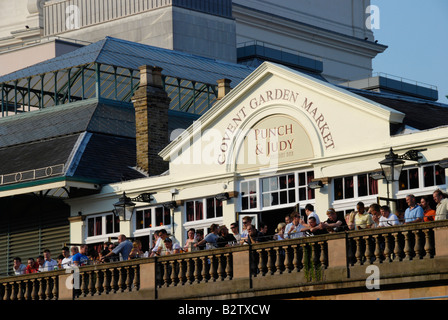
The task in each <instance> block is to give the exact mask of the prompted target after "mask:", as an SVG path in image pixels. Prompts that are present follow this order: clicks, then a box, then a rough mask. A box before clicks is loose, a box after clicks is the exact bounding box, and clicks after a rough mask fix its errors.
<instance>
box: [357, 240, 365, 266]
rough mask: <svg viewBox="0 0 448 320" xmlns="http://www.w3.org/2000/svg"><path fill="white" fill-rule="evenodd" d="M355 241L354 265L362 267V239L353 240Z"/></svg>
mask: <svg viewBox="0 0 448 320" xmlns="http://www.w3.org/2000/svg"><path fill="white" fill-rule="evenodd" d="M355 241H356V253H355V258H356V263H357V264H359V265H363V258H364V255H363V252H362V237H358V238H356V239H355Z"/></svg>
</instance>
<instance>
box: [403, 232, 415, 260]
mask: <svg viewBox="0 0 448 320" xmlns="http://www.w3.org/2000/svg"><path fill="white" fill-rule="evenodd" d="M404 241H405V242H404V253H405V255H406V256H405V258H404V260H406V261H411V260H412V253H413V252H412V250H413V246H412V243H411V241H412V231H408V232H406V233H405V235H404Z"/></svg>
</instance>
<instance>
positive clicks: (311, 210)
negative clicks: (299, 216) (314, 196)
mask: <svg viewBox="0 0 448 320" xmlns="http://www.w3.org/2000/svg"><path fill="white" fill-rule="evenodd" d="M305 214H306V216H307V219H309V218H310V217H314V219H316V224H319V223H320V219H319V216H318V215H317V213H316V212H315V211H314V206H313V205H312V204H311V203H308V204H307V205H306V206H305Z"/></svg>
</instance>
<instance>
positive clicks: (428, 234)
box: [423, 229, 434, 259]
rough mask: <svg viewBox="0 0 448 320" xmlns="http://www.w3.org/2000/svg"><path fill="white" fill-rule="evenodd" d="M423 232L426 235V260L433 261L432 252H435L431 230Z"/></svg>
mask: <svg viewBox="0 0 448 320" xmlns="http://www.w3.org/2000/svg"><path fill="white" fill-rule="evenodd" d="M423 232H424V233H425V252H426V255H425V258H426V259H431V258H432V252H433V249H434V248H433V247H432V238H431V230H430V229H425V230H423Z"/></svg>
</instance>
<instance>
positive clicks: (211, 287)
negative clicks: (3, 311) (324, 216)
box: [0, 221, 448, 300]
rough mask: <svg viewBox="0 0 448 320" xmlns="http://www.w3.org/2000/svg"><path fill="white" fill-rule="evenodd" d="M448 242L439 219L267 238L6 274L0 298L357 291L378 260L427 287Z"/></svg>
mask: <svg viewBox="0 0 448 320" xmlns="http://www.w3.org/2000/svg"><path fill="white" fill-rule="evenodd" d="M447 240H448V221H437V222H429V223H428V222H427V223H418V224H409V225H405V226H394V227H386V228H376V229H368V230H357V231H348V232H340V233H333V234H326V235H320V236H312V237H306V238H299V239H291V240H283V241H268V242H263V243H257V244H253V245H242V246H233V247H225V248H219V249H211V250H202V251H195V252H191V253H180V254H174V255H168V256H161V257H154V258H141V259H135V260H129V261H122V262H116V263H106V264H97V265H91V266H84V267H80V268H79V269H77V268H74V269H73V270H71V272H67V271H66V270H57V271H49V272H42V273H37V274H30V275H22V276H14V277H7V278H2V279H0V298H1V299H2V300H57V299H60V300H64V299H91V300H100V299H184V298H190V299H196V298H198V299H199V298H209V297H218V298H240V297H260V296H263V297H265V296H270V295H279V294H281V295H286V294H292V293H294V294H298V293H299V292H309V294H313V292H315V290H317V289H316V288H319V292H321V294H322V292H327V291H328V292H331V290H333V289H335V288H338V289H339V290H341V288H344V290H348V291H350V290H354V291H356V290H360V289H362V286H365V280H366V277H367V275H366V273H365V269H366V266H369V265H376V266H378V268H379V270H381V274H382V281H384V283H390V284H393V285H395V286H396V285H397V284H398V283H399V284H400V285H401V286H409V287H412V286H413V285H414V283H413V282H414V281H415V282H419V286H421V285H422V283H425V281H428V283H431V281H434V279H439V280H440V279H445V278H446V280H447V281H448V246H447V243H448V242H447ZM436 265H437V267H435V266H436ZM397 279H399V280H400V281H399V282H397V281H398V280H397ZM404 279H408V280H404ZM364 290H365V288H364ZM302 294H303V293H302Z"/></svg>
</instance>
